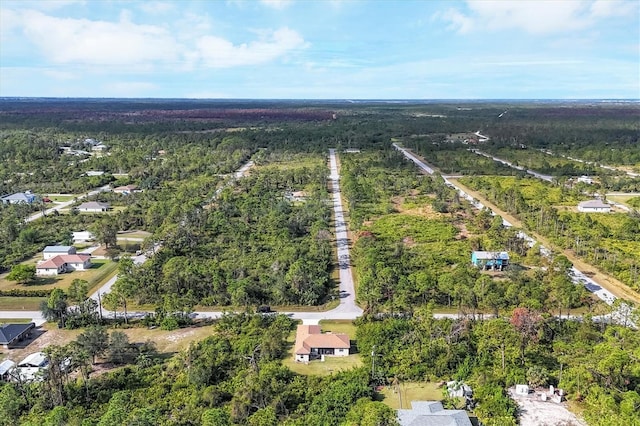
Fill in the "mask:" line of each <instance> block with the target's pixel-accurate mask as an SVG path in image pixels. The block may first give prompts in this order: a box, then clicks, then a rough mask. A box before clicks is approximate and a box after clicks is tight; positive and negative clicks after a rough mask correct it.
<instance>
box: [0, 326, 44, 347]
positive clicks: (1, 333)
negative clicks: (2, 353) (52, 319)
mask: <svg viewBox="0 0 640 426" xmlns="http://www.w3.org/2000/svg"><path fill="white" fill-rule="evenodd" d="M35 326H36V324H35V323H33V322H30V323H28V324H2V325H1V326H0V344H1V345H7V344H9V343H11V342H12V341H13V340H14V339H15V338H16V337H19V336H20V335H21V334H23V333H24V332H25V331H28V330H31V329H32V328H34V327H35Z"/></svg>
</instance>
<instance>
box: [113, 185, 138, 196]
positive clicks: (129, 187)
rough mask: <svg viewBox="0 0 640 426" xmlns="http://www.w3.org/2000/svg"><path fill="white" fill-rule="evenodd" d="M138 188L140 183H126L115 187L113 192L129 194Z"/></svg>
mask: <svg viewBox="0 0 640 426" xmlns="http://www.w3.org/2000/svg"><path fill="white" fill-rule="evenodd" d="M137 189H138V185H124V186H118V187H117V188H113V192H115V193H116V194H124V195H129V194H131V193H132V192H135V191H136V190H137Z"/></svg>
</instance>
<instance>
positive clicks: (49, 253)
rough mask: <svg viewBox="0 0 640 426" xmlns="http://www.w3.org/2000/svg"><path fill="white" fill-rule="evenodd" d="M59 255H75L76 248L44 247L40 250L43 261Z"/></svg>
mask: <svg viewBox="0 0 640 426" xmlns="http://www.w3.org/2000/svg"><path fill="white" fill-rule="evenodd" d="M61 254H76V248H75V247H73V246H46V247H45V248H44V250H42V258H43V259H44V260H48V259H52V258H54V257H56V256H59V255H61Z"/></svg>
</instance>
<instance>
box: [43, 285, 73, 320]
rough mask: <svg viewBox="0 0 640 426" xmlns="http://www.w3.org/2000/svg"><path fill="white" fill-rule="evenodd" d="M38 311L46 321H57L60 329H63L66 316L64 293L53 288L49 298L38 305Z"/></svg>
mask: <svg viewBox="0 0 640 426" xmlns="http://www.w3.org/2000/svg"><path fill="white" fill-rule="evenodd" d="M40 310H41V311H42V315H43V316H44V317H45V318H46V320H47V321H57V322H58V324H59V325H60V326H61V327H64V321H65V317H66V314H67V296H66V295H65V294H64V291H62V290H61V289H59V288H54V289H53V291H51V294H50V295H49V298H48V299H47V300H45V301H44V302H42V305H40Z"/></svg>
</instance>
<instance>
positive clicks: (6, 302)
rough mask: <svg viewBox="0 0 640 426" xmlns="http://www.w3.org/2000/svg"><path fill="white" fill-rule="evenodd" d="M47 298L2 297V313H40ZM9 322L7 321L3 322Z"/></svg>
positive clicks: (0, 304) (0, 298)
mask: <svg viewBox="0 0 640 426" xmlns="http://www.w3.org/2000/svg"><path fill="white" fill-rule="evenodd" d="M44 300H46V297H9V296H0V311H38V310H40V304H41V303H42V301H44ZM2 321H4V322H7V321H6V320H2Z"/></svg>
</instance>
